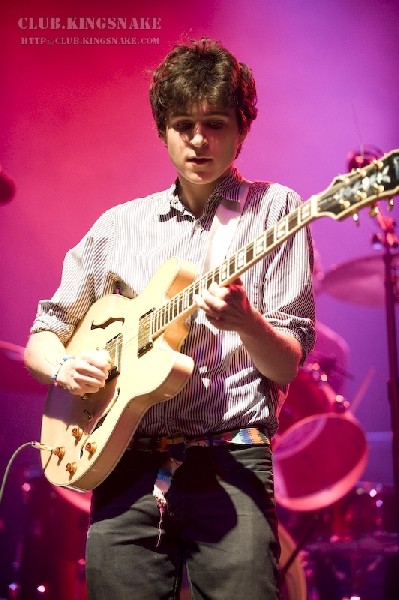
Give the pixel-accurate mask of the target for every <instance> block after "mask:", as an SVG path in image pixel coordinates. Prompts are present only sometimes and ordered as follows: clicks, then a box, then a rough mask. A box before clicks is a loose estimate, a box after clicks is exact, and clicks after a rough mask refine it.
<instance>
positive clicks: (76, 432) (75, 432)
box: [72, 427, 83, 442]
mask: <svg viewBox="0 0 399 600" xmlns="http://www.w3.org/2000/svg"><path fill="white" fill-rule="evenodd" d="M82 435H83V429H81V428H80V427H74V428H73V429H72V436H73V437H74V438H75V440H76V441H77V442H78V441H79V440H80V439H81V437H82Z"/></svg>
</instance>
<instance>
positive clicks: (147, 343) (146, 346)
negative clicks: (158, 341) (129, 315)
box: [137, 308, 154, 358]
mask: <svg viewBox="0 0 399 600" xmlns="http://www.w3.org/2000/svg"><path fill="white" fill-rule="evenodd" d="M153 310H154V309H153V308H152V309H151V310H149V311H148V312H146V313H145V314H144V315H143V316H142V317H140V321H139V331H138V347H137V356H138V357H139V358H140V356H143V354H145V353H146V352H148V351H149V350H151V348H152V347H153V341H152V332H151V313H152V312H153Z"/></svg>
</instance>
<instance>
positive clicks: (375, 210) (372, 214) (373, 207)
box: [369, 204, 379, 218]
mask: <svg viewBox="0 0 399 600" xmlns="http://www.w3.org/2000/svg"><path fill="white" fill-rule="evenodd" d="M378 212H379V211H378V205H377V204H372V205H371V208H370V212H369V214H370V217H372V218H374V217H375V216H376V215H378Z"/></svg>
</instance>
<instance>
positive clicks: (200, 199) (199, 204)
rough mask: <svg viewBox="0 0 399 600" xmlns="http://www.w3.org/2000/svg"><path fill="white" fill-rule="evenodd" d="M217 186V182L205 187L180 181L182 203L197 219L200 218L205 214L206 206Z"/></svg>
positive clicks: (179, 188) (178, 189)
mask: <svg viewBox="0 0 399 600" xmlns="http://www.w3.org/2000/svg"><path fill="white" fill-rule="evenodd" d="M216 185H217V182H212V183H209V184H205V185H191V184H190V183H188V182H186V181H184V180H183V181H182V180H181V179H179V182H178V187H177V191H178V194H179V198H180V201H181V203H182V204H183V205H184V206H185V207H186V208H187V209H188V210H189V211H190V212H192V213H193V215H194V216H195V217H200V216H201V215H202V213H203V212H204V208H205V205H206V203H207V201H208V199H209V197H210V196H211V195H212V192H213V190H214V189H215V187H216Z"/></svg>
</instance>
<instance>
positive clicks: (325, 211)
mask: <svg viewBox="0 0 399 600" xmlns="http://www.w3.org/2000/svg"><path fill="white" fill-rule="evenodd" d="M397 192H399V150H392V152H389V153H388V154H385V155H384V156H382V157H381V158H379V159H376V160H374V161H373V162H372V163H371V164H370V165H368V166H366V167H362V168H360V169H355V170H353V171H351V172H350V173H347V174H345V175H339V176H338V177H336V178H335V179H334V180H333V182H332V184H331V185H330V187H329V188H327V189H326V190H325V191H324V192H322V193H321V194H320V195H319V196H318V197H317V208H318V215H319V216H321V215H328V216H330V217H332V218H333V219H337V220H341V219H344V218H345V217H347V216H349V215H352V216H354V217H356V216H357V212H358V210H359V209H360V208H363V207H365V206H371V207H372V208H373V206H375V204H376V202H377V200H380V199H382V198H388V199H391V198H392V197H393V196H394V195H395V194H396V193H397Z"/></svg>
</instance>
